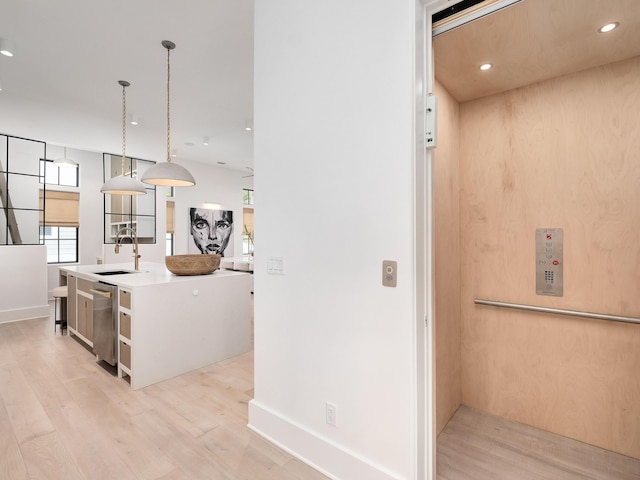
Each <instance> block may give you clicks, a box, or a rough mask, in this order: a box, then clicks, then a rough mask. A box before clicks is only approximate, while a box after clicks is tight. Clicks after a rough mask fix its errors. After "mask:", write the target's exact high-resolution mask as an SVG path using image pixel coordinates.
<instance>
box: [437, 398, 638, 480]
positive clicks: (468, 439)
mask: <svg viewBox="0 0 640 480" xmlns="http://www.w3.org/2000/svg"><path fill="white" fill-rule="evenodd" d="M436 461H437V480H638V479H640V460H636V459H632V458H629V457H625V456H623V455H619V454H616V453H613V452H609V451H607V450H603V449H601V448H597V447H594V446H591V445H587V444H585V443H581V442H577V441H575V440H571V439H568V438H565V437H562V436H560V435H555V434H553V433H549V432H545V431H543V430H538V429H537V428H533V427H529V426H527V425H523V424H520V423H516V422H512V421H509V420H506V419H504V418H500V417H495V416H493V415H489V414H487V413H484V412H479V411H477V410H474V409H471V408H468V407H464V406H462V407H460V408H459V409H458V411H457V412H456V414H455V415H454V416H453V418H452V419H451V421H450V422H449V423H448V424H447V426H446V427H445V429H444V430H443V431H442V433H441V434H440V435H439V436H438V440H437V460H436Z"/></svg>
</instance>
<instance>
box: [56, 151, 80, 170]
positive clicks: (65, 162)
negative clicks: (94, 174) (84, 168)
mask: <svg viewBox="0 0 640 480" xmlns="http://www.w3.org/2000/svg"><path fill="white" fill-rule="evenodd" d="M63 148H64V150H63V151H64V153H63V155H62V158H56V159H55V160H54V161H53V165H54V166H56V167H63V168H64V167H70V168H77V167H78V163H77V162H74V161H73V160H72V159H70V158H69V157H67V147H63Z"/></svg>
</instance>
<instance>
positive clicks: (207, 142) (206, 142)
mask: <svg viewBox="0 0 640 480" xmlns="http://www.w3.org/2000/svg"><path fill="white" fill-rule="evenodd" d="M202 145H204V146H207V145H209V137H204V138H203V139H202Z"/></svg>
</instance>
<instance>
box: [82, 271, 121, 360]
mask: <svg viewBox="0 0 640 480" xmlns="http://www.w3.org/2000/svg"><path fill="white" fill-rule="evenodd" d="M89 291H90V292H91V293H92V294H93V353H95V354H96V356H97V357H98V360H104V361H105V362H107V363H108V364H109V365H112V366H115V365H116V340H117V335H116V325H117V319H118V316H117V315H118V308H117V298H118V287H117V286H115V285H111V284H108V283H103V282H97V283H95V284H94V285H93V288H91V289H90V290H89Z"/></svg>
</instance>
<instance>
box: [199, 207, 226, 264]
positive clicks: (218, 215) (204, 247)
mask: <svg viewBox="0 0 640 480" xmlns="http://www.w3.org/2000/svg"><path fill="white" fill-rule="evenodd" d="M189 235H190V238H189V242H188V243H189V246H188V249H187V250H188V253H217V254H218V255H220V256H222V257H233V243H234V242H233V211H232V210H211V209H207V208H195V207H192V208H190V209H189Z"/></svg>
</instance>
